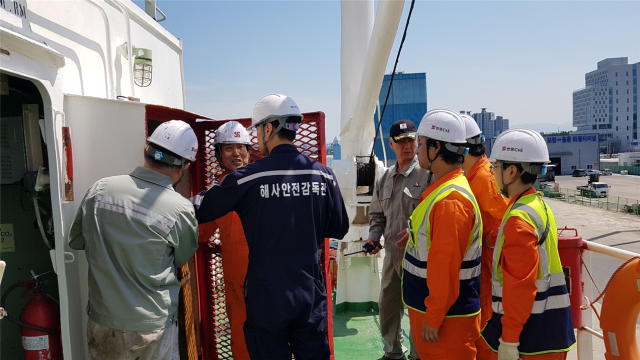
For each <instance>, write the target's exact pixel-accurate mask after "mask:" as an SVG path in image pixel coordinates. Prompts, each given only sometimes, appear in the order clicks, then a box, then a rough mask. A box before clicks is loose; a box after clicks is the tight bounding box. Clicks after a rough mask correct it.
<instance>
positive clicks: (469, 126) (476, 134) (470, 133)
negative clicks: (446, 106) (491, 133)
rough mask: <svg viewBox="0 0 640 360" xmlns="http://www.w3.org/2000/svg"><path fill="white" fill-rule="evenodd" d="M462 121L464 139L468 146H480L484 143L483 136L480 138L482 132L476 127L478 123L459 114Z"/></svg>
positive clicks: (467, 116) (469, 117) (465, 115)
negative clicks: (464, 132)
mask: <svg viewBox="0 0 640 360" xmlns="http://www.w3.org/2000/svg"><path fill="white" fill-rule="evenodd" d="M460 117H461V118H462V121H464V128H465V131H466V135H465V136H466V138H467V142H468V143H469V144H474V145H477V144H482V143H483V142H484V136H480V135H481V134H482V131H481V130H480V127H479V126H478V123H476V121H475V120H474V119H473V118H472V117H471V116H469V115H467V114H460Z"/></svg>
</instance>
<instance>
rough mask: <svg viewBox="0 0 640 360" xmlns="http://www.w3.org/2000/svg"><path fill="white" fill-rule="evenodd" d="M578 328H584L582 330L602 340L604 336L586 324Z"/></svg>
mask: <svg viewBox="0 0 640 360" xmlns="http://www.w3.org/2000/svg"><path fill="white" fill-rule="evenodd" d="M580 330H584V331H586V332H588V333H589V334H591V335H593V336H595V337H598V338H600V339H602V340H604V336H603V335H602V334H600V333H599V332H597V331H595V330H593V329H592V328H590V327H588V326H583V327H581V328H580Z"/></svg>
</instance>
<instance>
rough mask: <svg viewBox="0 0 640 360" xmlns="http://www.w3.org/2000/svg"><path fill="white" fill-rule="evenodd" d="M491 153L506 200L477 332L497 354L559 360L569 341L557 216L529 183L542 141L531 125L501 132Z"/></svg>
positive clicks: (539, 163) (544, 152)
mask: <svg viewBox="0 0 640 360" xmlns="http://www.w3.org/2000/svg"><path fill="white" fill-rule="evenodd" d="M491 157H492V158H493V159H495V160H496V164H495V167H496V175H495V182H496V186H497V187H498V188H499V189H501V191H502V193H503V194H504V195H505V196H507V197H509V199H511V201H510V202H509V206H508V207H507V210H506V212H505V214H504V217H503V218H502V223H501V225H500V230H499V231H498V238H497V242H496V246H495V249H494V253H493V272H492V283H493V288H492V295H493V315H492V317H491V319H490V320H489V321H488V323H487V324H486V326H485V327H484V328H483V329H482V337H483V338H484V339H485V341H486V342H487V344H488V346H489V347H490V348H491V349H492V350H493V351H495V352H497V359H499V360H518V359H519V358H522V359H524V360H527V359H530V360H563V359H566V356H567V352H568V351H569V350H570V349H571V348H572V347H573V346H574V345H575V341H576V340H575V336H574V333H573V323H572V320H571V308H570V302H569V294H568V291H567V287H566V284H565V280H564V279H565V278H564V273H563V271H562V265H561V264H560V256H559V255H558V233H557V228H556V220H555V217H554V215H553V212H552V211H551V209H550V208H549V207H548V206H547V204H545V202H544V201H543V200H542V197H541V196H540V194H538V193H536V190H535V189H534V188H533V184H534V182H535V181H536V178H537V176H538V175H539V174H543V175H544V172H545V166H544V164H546V163H548V162H549V151H548V149H547V144H546V143H545V141H544V139H543V138H542V136H540V134H538V133H537V132H535V131H533V130H526V129H513V130H507V131H505V132H503V133H502V134H500V136H498V138H497V139H496V141H495V143H494V145H493V149H492V151H491ZM495 356H496V355H494V359H495Z"/></svg>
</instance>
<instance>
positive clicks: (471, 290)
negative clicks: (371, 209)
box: [396, 110, 482, 360]
mask: <svg viewBox="0 0 640 360" xmlns="http://www.w3.org/2000/svg"><path fill="white" fill-rule="evenodd" d="M418 135H419V136H420V148H419V149H418V160H419V162H420V166H421V167H422V168H426V169H428V170H430V171H431V172H432V173H433V176H434V178H433V180H434V182H433V183H432V184H430V185H429V187H427V189H426V190H425V192H424V196H425V199H424V201H422V202H421V203H420V204H419V205H418V207H416V209H415V210H414V211H413V213H412V214H411V217H410V220H409V229H408V234H407V236H404V237H403V238H402V239H401V240H400V241H399V242H398V243H397V244H396V245H397V246H403V245H405V244H406V247H405V254H404V260H403V263H402V271H403V272H402V300H403V302H404V303H405V305H406V306H407V307H408V308H409V320H410V323H411V330H412V332H413V334H414V342H415V345H416V347H417V348H418V353H419V354H420V358H421V359H422V360H436V359H437V360H473V359H475V357H476V347H475V341H476V339H478V337H479V336H480V299H479V297H480V267H481V266H480V257H481V253H482V250H481V241H482V240H481V239H482V218H481V215H480V209H479V208H478V205H477V203H476V200H475V198H474V196H473V193H472V191H471V188H470V187H469V183H468V182H467V179H466V177H465V176H464V174H463V172H462V163H463V162H464V157H465V155H466V153H467V151H468V148H467V145H466V139H465V135H466V132H465V126H464V121H463V120H462V118H461V117H460V116H459V115H458V114H456V113H454V112H452V111H449V110H432V111H429V112H427V113H426V114H425V116H424V117H423V118H422V122H421V123H420V126H419V127H418ZM407 242H408V243H407Z"/></svg>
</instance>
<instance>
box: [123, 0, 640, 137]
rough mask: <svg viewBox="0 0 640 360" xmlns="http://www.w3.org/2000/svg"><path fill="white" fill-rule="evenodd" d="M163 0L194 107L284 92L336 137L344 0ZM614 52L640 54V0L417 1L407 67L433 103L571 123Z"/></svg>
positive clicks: (520, 121) (234, 113) (226, 112)
mask: <svg viewBox="0 0 640 360" xmlns="http://www.w3.org/2000/svg"><path fill="white" fill-rule="evenodd" d="M135 2H136V3H137V4H138V5H139V6H141V7H143V8H144V4H143V2H142V1H135ZM409 4H410V1H407V3H406V5H405V12H404V14H403V19H402V20H401V24H400V29H399V31H398V35H397V37H396V43H395V45H394V48H393V50H392V54H391V59H390V60H389V62H388V65H387V72H388V73H389V72H391V70H392V69H393V60H394V59H395V54H396V52H397V47H398V45H399V42H400V38H401V35H402V34H401V33H402V29H403V27H404V23H405V21H406V16H407V13H408V9H409ZM158 7H159V8H160V9H162V11H163V12H164V13H165V14H167V17H168V19H167V20H166V21H164V22H162V23H161V24H162V25H163V26H164V27H165V28H166V29H168V30H169V31H170V32H171V33H173V34H174V35H175V36H177V37H179V38H182V39H183V41H184V43H183V45H184V72H185V81H186V91H187V109H188V110H191V111H195V112H198V113H201V114H203V115H208V116H212V117H214V118H216V119H228V118H239V117H249V116H251V109H252V107H253V105H254V104H255V103H256V102H257V101H258V100H259V99H260V98H261V97H262V96H264V95H266V94H269V93H274V92H277V93H283V94H287V95H289V96H291V97H292V98H294V100H296V102H297V103H298V105H299V106H300V108H301V109H302V110H303V111H316V110H322V111H324V112H325V113H326V115H327V127H326V133H327V138H328V139H329V140H330V139H332V138H333V137H334V136H336V135H338V133H339V132H340V129H339V124H340V2H339V1H276V2H273V1H238V0H236V1H168V0H167V1H158ZM608 57H628V58H629V62H630V63H636V62H640V1H620V2H615V1H606V2H598V1H563V2H560V1H533V2H528V1H417V2H416V5H415V8H414V12H413V15H412V18H411V24H410V25H409V32H408V35H407V40H406V41H405V45H404V47H403V50H402V55H401V57H400V62H399V65H398V70H401V71H405V72H426V73H427V103H428V107H429V109H433V108H449V109H452V110H456V111H458V110H469V111H473V112H479V111H480V108H481V107H486V108H488V111H493V112H495V113H496V115H502V116H504V117H506V118H509V119H510V121H511V127H512V128H514V127H531V128H534V129H536V130H538V131H545V130H547V129H548V130H549V131H551V130H552V129H554V130H557V129H558V128H560V129H561V130H563V129H564V130H569V129H571V119H572V92H573V90H576V89H579V88H581V87H583V86H584V74H585V73H586V72H589V71H591V70H595V69H596V63H597V62H598V61H600V60H602V59H605V58H608Z"/></svg>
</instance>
